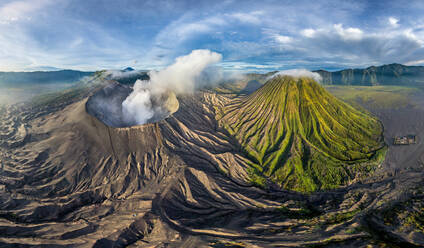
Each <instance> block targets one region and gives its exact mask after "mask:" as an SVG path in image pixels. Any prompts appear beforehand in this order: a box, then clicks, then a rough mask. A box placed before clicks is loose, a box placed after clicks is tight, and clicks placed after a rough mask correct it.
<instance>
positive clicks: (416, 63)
mask: <svg viewBox="0 0 424 248" xmlns="http://www.w3.org/2000/svg"><path fill="white" fill-rule="evenodd" d="M422 64H424V59H420V60H414V61H409V62H406V63H405V65H422Z"/></svg>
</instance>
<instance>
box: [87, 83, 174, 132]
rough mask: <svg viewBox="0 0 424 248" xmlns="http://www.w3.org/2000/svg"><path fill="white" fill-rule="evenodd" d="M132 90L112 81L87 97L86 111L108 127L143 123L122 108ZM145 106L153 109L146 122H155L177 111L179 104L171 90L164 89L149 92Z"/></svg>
mask: <svg viewBox="0 0 424 248" xmlns="http://www.w3.org/2000/svg"><path fill="white" fill-rule="evenodd" d="M146 90H149V89H146ZM132 91H133V88H132V87H130V86H128V85H124V84H120V83H118V82H116V81H112V82H110V83H109V84H108V85H107V86H105V87H103V88H101V89H100V90H98V91H97V92H95V93H94V94H93V95H91V96H90V97H89V98H88V100H87V103H86V110H87V113H89V114H90V115H92V116H94V117H96V118H97V119H99V120H100V121H101V122H103V123H104V124H106V125H108V126H110V127H132V126H137V125H141V124H145V123H138V122H137V121H136V120H134V119H132V118H129V117H128V114H127V115H126V114H125V111H124V109H123V105H122V104H123V102H124V101H125V99H127V97H128V96H129V95H130V94H131V92H132ZM147 107H148V108H149V109H151V110H152V111H153V116H152V117H150V118H148V119H147V121H146V123H155V122H158V121H160V120H163V119H165V118H166V117H168V116H169V115H171V114H173V113H174V112H175V111H177V110H178V107H179V104H178V100H177V97H176V95H175V94H174V93H173V92H171V91H164V92H159V93H154V94H151V97H150V99H149V102H148V106H147Z"/></svg>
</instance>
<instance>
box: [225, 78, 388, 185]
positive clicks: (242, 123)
mask: <svg viewBox="0 0 424 248" xmlns="http://www.w3.org/2000/svg"><path fill="white" fill-rule="evenodd" d="M220 122H221V124H222V126H224V127H225V128H226V129H227V130H228V131H229V132H230V134H232V135H233V136H234V137H235V138H236V140H237V141H238V142H239V143H240V145H241V147H242V149H243V150H244V152H245V153H246V154H247V156H248V157H249V158H250V160H251V161H252V163H251V165H252V170H251V173H250V174H251V178H252V181H253V182H256V183H258V184H263V183H264V182H265V181H266V178H268V179H270V180H272V181H274V182H276V183H278V184H280V185H282V186H283V187H284V188H286V189H290V190H296V191H301V192H311V191H315V190H319V189H330V188H335V187H338V186H341V185H345V184H347V183H348V182H349V181H350V180H353V179H354V178H356V177H358V176H360V175H364V174H366V173H368V172H370V171H372V169H373V168H375V166H376V165H377V164H378V163H380V162H381V160H382V158H384V154H385V151H386V147H385V145H384V142H383V140H382V126H381V124H380V122H379V121H378V120H377V119H376V118H374V117H372V116H370V115H368V114H367V113H364V112H361V111H359V110H356V109H355V108H353V107H351V106H350V105H348V104H346V103H344V102H342V101H341V100H339V99H337V98H336V97H334V96H332V95H331V94H330V93H328V92H327V91H326V90H325V89H324V88H323V87H321V86H320V85H319V84H318V83H316V82H315V81H314V80H313V79H310V78H293V77H290V76H276V77H273V78H272V79H270V80H269V81H268V82H267V83H266V84H265V85H263V86H262V87H261V88H259V89H258V90H257V91H255V92H254V93H252V94H251V95H249V96H246V97H241V98H237V99H234V100H233V101H232V102H231V103H230V104H229V105H227V106H226V107H225V108H224V109H223V111H222V113H221V116H220Z"/></svg>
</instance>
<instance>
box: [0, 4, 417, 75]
mask: <svg viewBox="0 0 424 248" xmlns="http://www.w3.org/2000/svg"><path fill="white" fill-rule="evenodd" d="M423 13H424V1H330V0H324V1H320V0H314V1H302V0H298V1H267V0H261V1H257V0H255V1H250V0H244V1H235V0H227V1H213V0H209V1H202V0H198V1H194V0H193V1H191V0H187V1H183V0H178V1H161V0H145V1H139V0H119V1H117V0H28V1H26V0H14V1H11V0H0V71H22V70H40V69H41V70H48V69H52V68H70V69H80V70H98V69H104V68H107V69H119V68H124V67H127V66H131V67H134V68H137V69H160V68H162V67H164V66H166V65H169V64H170V63H172V61H173V60H174V59H175V58H176V57H178V56H181V55H184V54H188V53H189V52H190V51H191V50H194V49H210V50H212V51H215V52H218V53H221V54H222V55H223V60H222V62H221V64H220V65H221V66H223V67H224V68H225V69H227V70H244V71H270V70H283V69H293V68H306V69H310V70H312V69H320V68H324V69H330V70H335V69H339V68H347V67H366V66H370V65H380V64H386V63H404V64H408V65H423V64H424V14H423Z"/></svg>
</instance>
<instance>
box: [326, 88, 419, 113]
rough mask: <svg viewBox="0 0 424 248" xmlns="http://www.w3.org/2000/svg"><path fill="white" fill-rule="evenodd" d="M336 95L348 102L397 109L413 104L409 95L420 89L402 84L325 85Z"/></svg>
mask: <svg viewBox="0 0 424 248" xmlns="http://www.w3.org/2000/svg"><path fill="white" fill-rule="evenodd" d="M325 88H326V89H327V90H328V91H330V92H331V93H332V94H333V95H335V96H336V97H338V98H340V99H342V100H343V101H346V102H348V103H350V104H354V105H355V104H359V105H362V106H364V105H369V106H373V107H375V108H380V109H384V108H390V109H397V108H402V107H407V106H411V105H414V102H413V101H412V100H411V97H412V96H413V95H414V94H416V92H417V91H420V89H418V88H414V87H404V86H326V87H325Z"/></svg>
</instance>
